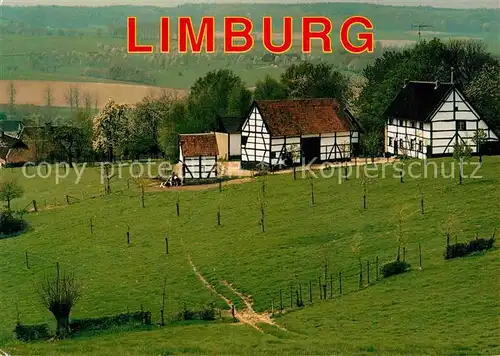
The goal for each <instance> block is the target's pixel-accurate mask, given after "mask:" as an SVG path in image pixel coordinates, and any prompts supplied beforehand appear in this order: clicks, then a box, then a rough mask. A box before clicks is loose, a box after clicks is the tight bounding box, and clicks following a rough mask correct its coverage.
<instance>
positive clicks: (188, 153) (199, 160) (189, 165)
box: [179, 132, 219, 179]
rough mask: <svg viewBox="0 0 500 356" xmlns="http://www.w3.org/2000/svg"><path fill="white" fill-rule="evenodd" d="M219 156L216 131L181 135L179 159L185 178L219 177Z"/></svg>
mask: <svg viewBox="0 0 500 356" xmlns="http://www.w3.org/2000/svg"><path fill="white" fill-rule="evenodd" d="M218 156H219V149H218V145H217V137H216V133H214V132H212V133H201V134H187V135H179V161H180V163H181V165H182V177H183V179H207V178H215V177H217V159H218Z"/></svg>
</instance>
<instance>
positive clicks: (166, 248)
mask: <svg viewBox="0 0 500 356" xmlns="http://www.w3.org/2000/svg"><path fill="white" fill-rule="evenodd" d="M165 253H166V254H167V255H168V235H167V236H166V237H165Z"/></svg>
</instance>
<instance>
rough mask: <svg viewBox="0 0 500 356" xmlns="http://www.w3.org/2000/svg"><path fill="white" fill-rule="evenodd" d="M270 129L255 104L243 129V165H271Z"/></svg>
mask: <svg viewBox="0 0 500 356" xmlns="http://www.w3.org/2000/svg"><path fill="white" fill-rule="evenodd" d="M270 139H271V135H270V133H269V128H268V127H267V125H266V123H265V122H264V120H263V118H262V115H261V111H260V109H259V106H258V105H257V103H255V102H254V103H253V104H252V106H251V109H250V112H249V114H248V116H247V119H246V120H245V122H244V123H243V125H242V128H241V161H242V163H243V162H245V163H252V164H259V163H261V162H265V163H267V164H269V163H270Z"/></svg>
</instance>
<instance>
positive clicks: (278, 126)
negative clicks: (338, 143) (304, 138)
mask: <svg viewBox="0 0 500 356" xmlns="http://www.w3.org/2000/svg"><path fill="white" fill-rule="evenodd" d="M255 103H256V105H257V107H258V109H259V112H260V114H261V116H262V119H263V120H264V122H265V123H266V125H267V127H268V129H269V131H270V134H271V136H274V137H279V136H300V135H312V134H321V133H333V132H344V131H350V130H351V129H352V128H353V127H352V126H353V124H352V123H351V122H350V121H349V120H348V119H346V118H345V115H344V113H342V111H343V109H341V105H340V103H339V102H338V101H337V100H336V99H286V100H259V101H256V102H255Z"/></svg>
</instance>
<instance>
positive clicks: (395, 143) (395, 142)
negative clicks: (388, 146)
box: [394, 140, 399, 156]
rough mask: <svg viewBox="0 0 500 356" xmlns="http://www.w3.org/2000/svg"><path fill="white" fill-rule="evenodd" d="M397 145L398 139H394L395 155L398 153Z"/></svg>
mask: <svg viewBox="0 0 500 356" xmlns="http://www.w3.org/2000/svg"><path fill="white" fill-rule="evenodd" d="M398 145H399V142H398V140H394V155H395V156H397V155H398Z"/></svg>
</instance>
